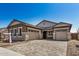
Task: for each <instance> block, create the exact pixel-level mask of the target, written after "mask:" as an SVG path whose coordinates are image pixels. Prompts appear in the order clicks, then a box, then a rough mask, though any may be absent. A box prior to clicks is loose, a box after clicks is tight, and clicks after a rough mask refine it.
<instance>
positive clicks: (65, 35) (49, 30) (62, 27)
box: [36, 20, 72, 40]
mask: <svg viewBox="0 0 79 59" xmlns="http://www.w3.org/2000/svg"><path fill="white" fill-rule="evenodd" d="M36 26H37V27H39V28H41V29H42V37H43V39H53V40H69V39H71V34H70V30H71V26H72V25H71V24H69V23H65V22H60V23H56V22H52V21H47V20H43V21H41V22H40V23H39V24H37V25H36Z"/></svg>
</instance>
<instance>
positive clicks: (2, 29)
mask: <svg viewBox="0 0 79 59" xmlns="http://www.w3.org/2000/svg"><path fill="white" fill-rule="evenodd" d="M3 33H8V30H7V28H0V41H1V40H3V39H4V38H5V36H4V34H3Z"/></svg>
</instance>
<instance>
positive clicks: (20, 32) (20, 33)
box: [18, 28, 22, 36]
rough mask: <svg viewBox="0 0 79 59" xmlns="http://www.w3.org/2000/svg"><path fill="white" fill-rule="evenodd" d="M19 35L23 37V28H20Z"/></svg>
mask: <svg viewBox="0 0 79 59" xmlns="http://www.w3.org/2000/svg"><path fill="white" fill-rule="evenodd" d="M18 35H19V36H22V29H21V28H19V34H18Z"/></svg>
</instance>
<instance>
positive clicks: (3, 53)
mask: <svg viewBox="0 0 79 59" xmlns="http://www.w3.org/2000/svg"><path fill="white" fill-rule="evenodd" d="M0 56H23V55H21V54H19V53H16V52H14V51H11V50H8V49H6V48H2V47H0Z"/></svg>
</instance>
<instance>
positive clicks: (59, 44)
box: [7, 40, 67, 56]
mask: <svg viewBox="0 0 79 59" xmlns="http://www.w3.org/2000/svg"><path fill="white" fill-rule="evenodd" d="M7 48H8V49H11V50H13V51H16V52H19V53H21V54H24V55H26V56H65V55H66V50H67V41H52V40H51V41H50V40H33V41H28V42H21V43H19V44H16V45H13V46H10V47H7Z"/></svg>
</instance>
